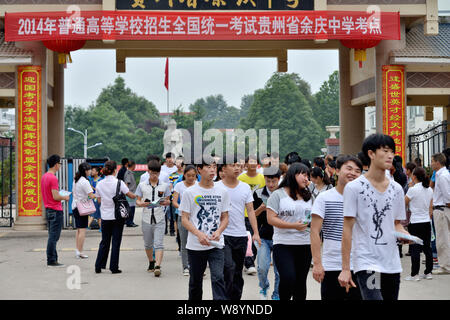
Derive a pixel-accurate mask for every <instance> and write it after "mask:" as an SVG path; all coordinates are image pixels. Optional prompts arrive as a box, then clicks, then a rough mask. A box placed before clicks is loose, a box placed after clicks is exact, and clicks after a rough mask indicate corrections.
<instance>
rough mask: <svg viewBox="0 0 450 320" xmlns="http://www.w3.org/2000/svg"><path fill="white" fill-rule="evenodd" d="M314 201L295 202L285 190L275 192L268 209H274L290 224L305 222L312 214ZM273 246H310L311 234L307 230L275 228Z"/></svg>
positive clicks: (268, 203) (269, 201)
mask: <svg viewBox="0 0 450 320" xmlns="http://www.w3.org/2000/svg"><path fill="white" fill-rule="evenodd" d="M311 207H312V201H311V199H310V200H308V201H304V200H294V199H292V198H291V197H290V196H289V195H288V194H287V193H286V190H285V189H284V188H281V189H277V190H275V191H274V192H273V193H272V195H271V196H270V198H269V200H267V208H269V209H272V210H273V211H274V212H275V213H276V214H277V216H278V218H280V219H281V220H283V221H285V222H289V223H295V222H298V221H304V220H305V218H306V217H307V216H308V215H309V214H310V213H311ZM273 244H274V245H275V244H284V245H309V244H311V239H310V233H309V231H307V230H304V231H298V230H296V229H284V228H277V227H275V226H274V227H273Z"/></svg>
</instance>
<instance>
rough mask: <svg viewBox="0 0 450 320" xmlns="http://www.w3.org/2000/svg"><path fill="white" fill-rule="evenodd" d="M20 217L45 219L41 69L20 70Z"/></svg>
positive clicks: (31, 67)
mask: <svg viewBox="0 0 450 320" xmlns="http://www.w3.org/2000/svg"><path fill="white" fill-rule="evenodd" d="M17 74H18V92H19V97H18V101H19V108H18V113H19V114H18V131H17V132H18V136H17V137H18V160H19V162H18V164H19V177H18V183H19V199H18V200H19V203H18V207H19V216H41V215H42V210H41V67H40V66H19V67H18V70H17Z"/></svg>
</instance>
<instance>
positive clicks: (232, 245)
mask: <svg viewBox="0 0 450 320" xmlns="http://www.w3.org/2000/svg"><path fill="white" fill-rule="evenodd" d="M224 239H225V248H224V268H223V269H224V272H223V274H224V280H225V292H226V294H227V300H241V297H242V289H243V288H244V278H243V277H242V269H243V267H244V259H245V253H246V251H247V240H248V239H247V237H230V236H224Z"/></svg>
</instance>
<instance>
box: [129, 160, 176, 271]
mask: <svg viewBox="0 0 450 320" xmlns="http://www.w3.org/2000/svg"><path fill="white" fill-rule="evenodd" d="M160 171H161V164H160V163H159V162H158V161H156V160H151V161H150V162H149V163H148V173H149V177H150V178H149V179H148V180H146V181H141V182H140V183H139V185H138V187H137V189H136V196H137V201H136V204H137V205H138V206H139V207H143V208H144V209H143V211H142V233H143V235H144V247H145V253H146V254H147V258H148V260H149V266H148V269H147V271H148V272H154V275H155V277H159V276H160V275H161V263H162V259H163V255H164V229H165V226H166V221H165V216H166V213H165V207H166V206H168V205H169V204H170V200H169V197H170V193H171V191H170V185H169V184H167V183H164V182H161V181H160V180H159V173H160ZM155 201H160V202H159V203H158V204H157V206H156V207H152V208H149V206H150V203H151V202H155ZM153 250H154V251H155V260H153Z"/></svg>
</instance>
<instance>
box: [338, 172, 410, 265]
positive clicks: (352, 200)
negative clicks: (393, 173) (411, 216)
mask: <svg viewBox="0 0 450 320" xmlns="http://www.w3.org/2000/svg"><path fill="white" fill-rule="evenodd" d="M344 217H353V218H355V219H356V221H355V225H354V227H353V238H352V256H353V267H354V272H358V271H362V270H371V271H376V272H382V273H400V272H402V265H401V263H400V255H399V254H398V247H397V239H396V237H395V235H394V232H395V220H400V221H401V220H405V219H406V211H405V196H404V192H403V188H402V187H401V186H400V185H399V184H398V183H397V182H395V181H394V180H389V186H388V187H387V189H386V191H384V192H383V193H381V192H379V191H378V190H377V189H375V188H374V187H373V186H372V184H371V183H370V182H369V180H367V178H366V177H365V176H364V175H362V176H360V177H359V178H357V179H355V180H353V181H351V182H349V183H347V185H346V186H345V188H344Z"/></svg>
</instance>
